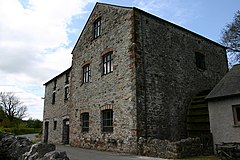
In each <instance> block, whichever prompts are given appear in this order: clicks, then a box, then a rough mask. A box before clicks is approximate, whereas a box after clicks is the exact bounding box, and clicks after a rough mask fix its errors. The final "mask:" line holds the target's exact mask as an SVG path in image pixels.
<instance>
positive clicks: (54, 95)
mask: <svg viewBox="0 0 240 160" xmlns="http://www.w3.org/2000/svg"><path fill="white" fill-rule="evenodd" d="M55 98H56V93H55V92H53V94H52V104H55Z"/></svg>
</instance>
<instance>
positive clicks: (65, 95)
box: [64, 86, 69, 100]
mask: <svg viewBox="0 0 240 160" xmlns="http://www.w3.org/2000/svg"><path fill="white" fill-rule="evenodd" d="M68 98H69V86H65V93H64V100H68Z"/></svg>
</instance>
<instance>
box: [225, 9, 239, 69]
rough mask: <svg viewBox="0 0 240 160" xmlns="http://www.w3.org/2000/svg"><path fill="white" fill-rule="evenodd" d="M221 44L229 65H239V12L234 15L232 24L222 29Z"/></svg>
mask: <svg viewBox="0 0 240 160" xmlns="http://www.w3.org/2000/svg"><path fill="white" fill-rule="evenodd" d="M221 43H222V44H223V45H224V46H226V47H227V53H228V56H229V61H230V65H232V64H233V63H240V10H238V11H237V12H236V13H235V15H234V20H233V22H232V23H229V24H227V25H226V27H225V28H224V29H223V31H222V38H221Z"/></svg>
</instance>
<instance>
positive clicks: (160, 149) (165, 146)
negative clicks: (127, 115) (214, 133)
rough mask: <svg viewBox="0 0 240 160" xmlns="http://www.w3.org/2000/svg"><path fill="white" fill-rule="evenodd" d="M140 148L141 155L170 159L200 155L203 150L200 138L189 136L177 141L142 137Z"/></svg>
mask: <svg viewBox="0 0 240 160" xmlns="http://www.w3.org/2000/svg"><path fill="white" fill-rule="evenodd" d="M138 149H139V153H140V154H141V155H144V156H150V157H161V158H168V159H179V158H184V157H191V156H199V155H201V154H202V151H203V150H202V147H201V142H200V139H199V138H187V139H182V140H180V141H176V142H170V141H169V140H160V139H152V138H148V139H144V138H140V139H139V148H138Z"/></svg>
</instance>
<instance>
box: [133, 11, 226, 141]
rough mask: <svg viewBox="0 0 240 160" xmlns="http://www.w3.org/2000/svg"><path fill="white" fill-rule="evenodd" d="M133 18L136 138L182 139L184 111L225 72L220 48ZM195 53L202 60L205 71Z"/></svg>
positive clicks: (138, 15)
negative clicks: (136, 109)
mask: <svg viewBox="0 0 240 160" xmlns="http://www.w3.org/2000/svg"><path fill="white" fill-rule="evenodd" d="M134 15H135V33H136V38H135V39H136V40H135V41H136V42H135V43H136V46H137V49H136V50H137V51H136V62H137V75H136V77H137V79H136V85H137V88H136V93H137V102H138V104H137V106H138V112H137V115H138V131H139V137H140V136H142V137H154V138H158V139H162V140H164V139H167V140H170V141H177V140H180V139H182V138H186V136H187V130H186V113H187V107H188V105H189V104H190V101H191V98H192V97H193V96H194V95H196V94H198V93H199V92H201V91H204V90H210V89H212V88H213V87H214V86H215V85H216V84H217V83H218V82H219V80H220V79H221V78H222V77H223V76H224V75H225V73H226V72H227V60H226V55H225V48H224V47H222V46H220V45H218V44H216V43H215V42H212V41H210V40H208V39H206V38H203V37H202V36H199V35H197V34H195V33H192V32H190V31H187V30H185V29H183V28H181V27H179V26H176V25H174V24H171V23H169V22H166V21H165V20H162V19H160V18H157V17H155V16H152V15H150V14H148V13H146V12H143V11H141V10H138V9H135V14H134ZM195 52H200V53H202V54H204V55H205V64H206V70H204V69H200V68H198V67H197V66H196V60H195Z"/></svg>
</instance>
